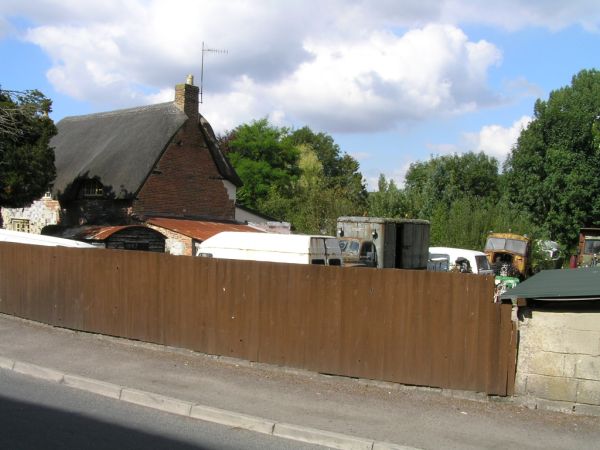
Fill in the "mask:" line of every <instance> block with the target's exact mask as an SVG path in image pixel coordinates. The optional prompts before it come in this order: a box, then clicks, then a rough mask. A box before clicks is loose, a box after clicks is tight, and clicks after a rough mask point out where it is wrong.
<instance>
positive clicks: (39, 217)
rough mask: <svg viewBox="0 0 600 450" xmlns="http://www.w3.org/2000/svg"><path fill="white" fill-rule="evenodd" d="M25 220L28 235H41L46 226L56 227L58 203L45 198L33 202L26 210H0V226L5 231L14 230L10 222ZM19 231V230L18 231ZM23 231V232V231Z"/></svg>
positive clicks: (58, 212)
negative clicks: (0, 219) (0, 216)
mask: <svg viewBox="0 0 600 450" xmlns="http://www.w3.org/2000/svg"><path fill="white" fill-rule="evenodd" d="M14 219H17V220H27V221H29V222H28V230H26V231H27V232H28V233H34V234H41V232H42V228H44V227H45V226H46V225H56V224H57V223H58V222H59V220H60V205H59V204H58V201H56V200H53V199H52V198H51V197H49V196H47V197H44V198H42V199H40V200H36V201H34V202H33V203H32V204H31V205H30V206H28V207H26V208H2V224H3V227H4V228H5V229H7V230H14V229H15V228H14V227H13V226H12V221H13V220H14ZM18 231H21V230H18ZM24 231H25V230H24Z"/></svg>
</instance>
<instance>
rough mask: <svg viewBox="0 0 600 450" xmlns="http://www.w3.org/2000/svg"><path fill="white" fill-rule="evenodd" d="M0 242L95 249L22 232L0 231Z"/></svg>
mask: <svg viewBox="0 0 600 450" xmlns="http://www.w3.org/2000/svg"><path fill="white" fill-rule="evenodd" d="M0 242H14V243H17V244H29V245H44V246H46V247H76V248H96V247H94V246H93V245H91V244H87V243H85V242H80V241H75V240H73V239H63V238H58V237H54V236H45V235H43V234H33V233H24V232H22V231H12V230H0Z"/></svg>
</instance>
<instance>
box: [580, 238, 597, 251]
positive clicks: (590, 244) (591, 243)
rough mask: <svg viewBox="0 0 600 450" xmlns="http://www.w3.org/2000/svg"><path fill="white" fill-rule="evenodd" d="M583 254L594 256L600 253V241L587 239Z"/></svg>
mask: <svg viewBox="0 0 600 450" xmlns="http://www.w3.org/2000/svg"><path fill="white" fill-rule="evenodd" d="M583 253H586V254H588V255H589V254H592V253H600V239H586V240H585V246H584V247H583Z"/></svg>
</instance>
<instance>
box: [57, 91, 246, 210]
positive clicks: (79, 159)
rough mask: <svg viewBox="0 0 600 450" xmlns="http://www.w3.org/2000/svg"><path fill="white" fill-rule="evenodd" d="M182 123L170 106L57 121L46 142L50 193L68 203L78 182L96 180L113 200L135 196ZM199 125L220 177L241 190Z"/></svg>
mask: <svg viewBox="0 0 600 450" xmlns="http://www.w3.org/2000/svg"><path fill="white" fill-rule="evenodd" d="M186 120H188V117H187V116H186V115H185V114H184V113H183V112H182V111H181V110H180V109H179V108H177V106H175V103H174V102H169V103H161V104H157V105H150V106H143V107H139V108H130V109H123V110H118V111H111V112H105V113H98V114H89V115H85V116H74V117H66V118H64V119H62V120H61V121H60V122H58V123H57V124H56V126H57V128H58V134H57V135H56V136H55V137H54V138H53V139H52V140H51V142H50V145H51V146H52V147H54V152H55V158H56V160H55V164H56V173H57V177H56V180H55V182H54V186H53V193H54V194H56V195H58V196H59V198H61V199H65V198H73V196H74V195H76V193H77V190H78V188H79V182H80V181H82V180H85V179H97V180H98V181H99V182H100V183H102V185H103V186H104V187H105V190H107V191H109V192H108V194H109V195H113V196H114V198H116V199H124V198H130V197H132V196H134V195H135V194H136V193H137V191H138V190H139V189H140V188H141V186H142V184H143V183H144V181H145V180H146V178H147V177H148V175H149V174H150V171H151V170H152V168H153V167H154V166H155V164H156V162H157V161H158V159H159V158H160V157H161V155H162V153H163V152H164V150H165V149H166V147H167V145H168V144H169V142H170V141H171V139H172V138H173V136H174V135H175V133H177V131H178V130H179V129H180V128H181V127H182V126H183V124H184V123H185V122H186ZM200 122H201V124H199V127H200V129H201V131H202V133H203V135H204V137H205V139H206V141H207V144H208V147H209V150H210V152H211V154H212V156H213V160H214V161H215V164H216V165H217V167H218V169H219V172H220V173H221V175H222V176H223V178H225V179H228V180H230V181H231V182H232V183H233V184H235V185H236V186H239V185H241V181H240V180H239V178H238V176H237V174H236V173H235V171H234V170H233V168H232V167H231V165H230V163H229V161H228V160H227V159H226V158H225V157H224V156H223V154H222V153H221V151H220V150H219V149H218V147H217V145H216V139H215V138H214V134H213V133H212V130H211V129H210V125H208V122H206V120H205V119H204V118H202V117H201V119H200ZM203 122H204V123H203Z"/></svg>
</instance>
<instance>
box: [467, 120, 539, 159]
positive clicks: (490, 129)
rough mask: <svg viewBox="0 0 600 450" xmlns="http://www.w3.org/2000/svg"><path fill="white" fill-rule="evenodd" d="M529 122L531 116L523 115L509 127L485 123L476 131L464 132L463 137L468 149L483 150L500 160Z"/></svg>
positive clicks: (505, 155)
mask: <svg viewBox="0 0 600 450" xmlns="http://www.w3.org/2000/svg"><path fill="white" fill-rule="evenodd" d="M529 122H531V117H529V116H523V117H521V118H520V119H518V120H516V121H515V122H514V123H513V124H512V125H510V126H509V127H503V126H500V125H486V126H484V127H483V128H481V130H479V132H478V133H465V134H464V138H465V140H466V142H467V143H468V145H469V146H470V149H472V150H475V151H478V152H484V153H486V154H488V155H490V156H493V157H495V158H496V159H498V160H499V161H500V162H502V161H504V160H505V159H506V157H507V156H508V153H509V152H510V151H511V149H512V148H513V146H514V145H515V144H516V143H517V139H518V138H519V135H520V134H521V131H522V130H523V129H525V128H527V125H529Z"/></svg>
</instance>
